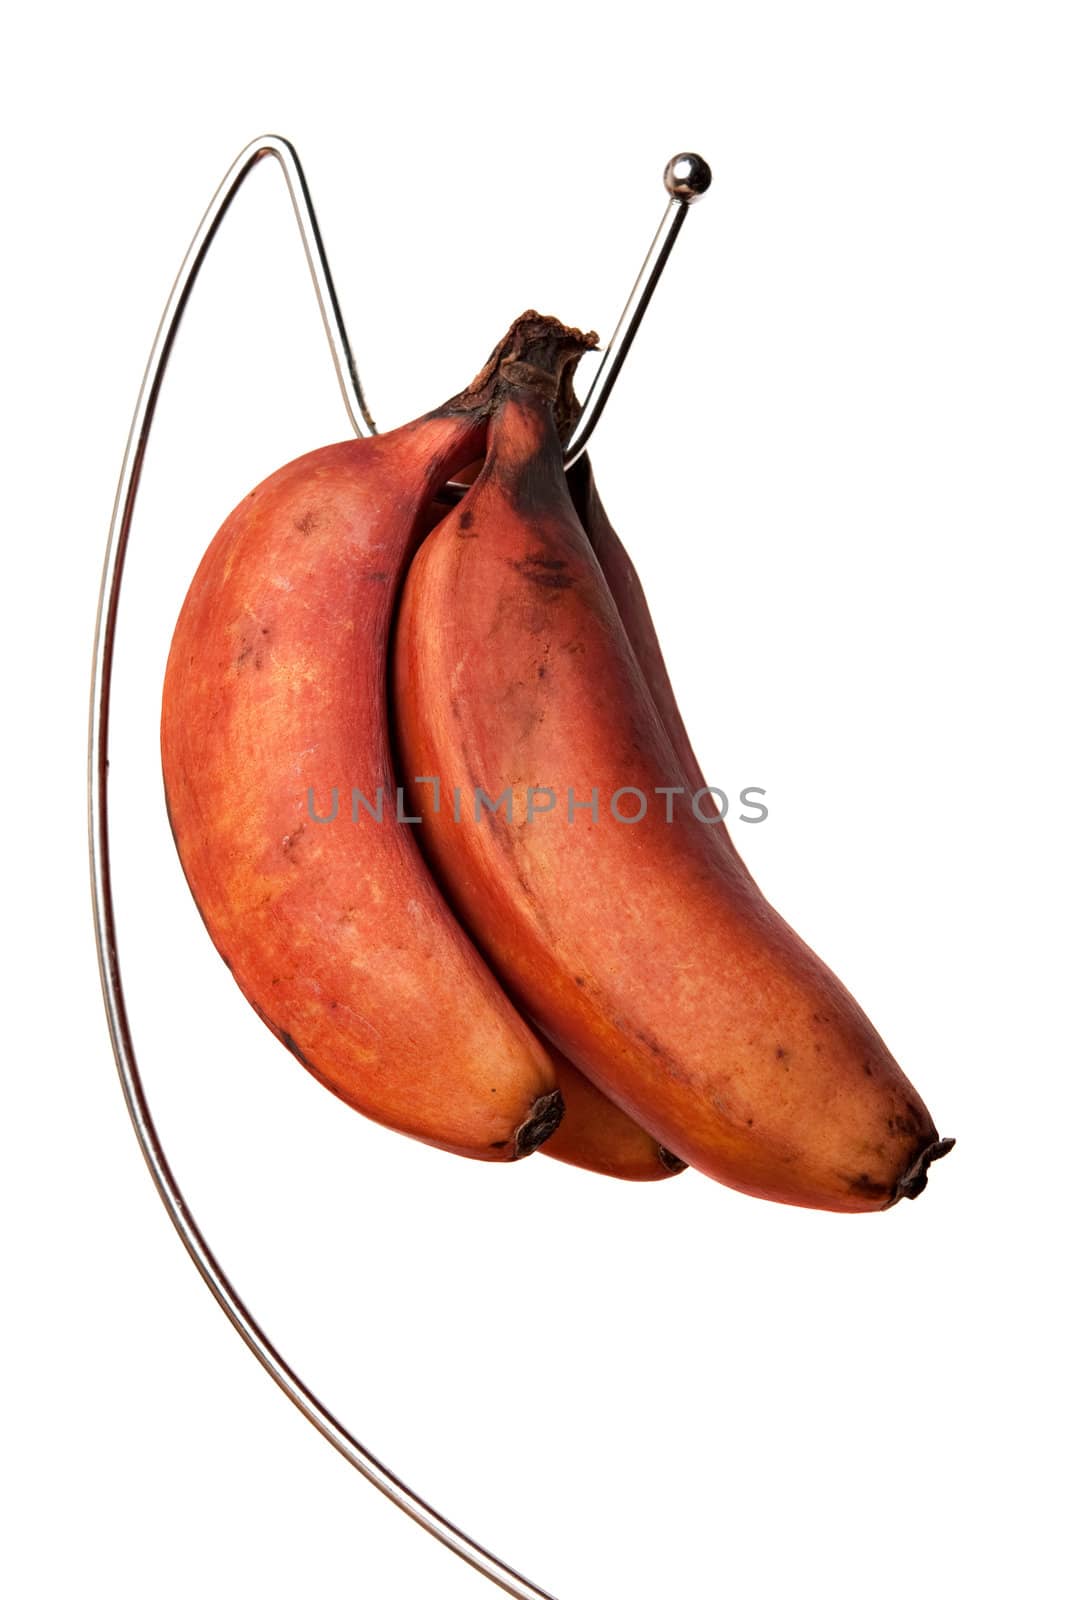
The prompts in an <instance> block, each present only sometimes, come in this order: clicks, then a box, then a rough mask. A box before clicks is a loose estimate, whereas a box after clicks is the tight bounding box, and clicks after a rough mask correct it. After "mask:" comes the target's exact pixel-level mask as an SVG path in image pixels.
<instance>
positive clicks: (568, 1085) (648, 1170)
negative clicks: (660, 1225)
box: [541, 1039, 685, 1183]
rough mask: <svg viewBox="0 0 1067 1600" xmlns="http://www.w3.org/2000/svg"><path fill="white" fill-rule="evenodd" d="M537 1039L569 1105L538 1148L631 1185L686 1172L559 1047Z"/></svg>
mask: <svg viewBox="0 0 1067 1600" xmlns="http://www.w3.org/2000/svg"><path fill="white" fill-rule="evenodd" d="M541 1042H542V1043H543V1044H544V1046H545V1049H546V1050H547V1052H548V1055H549V1059H550V1060H551V1062H552V1067H553V1070H554V1071H555V1074H556V1082H557V1084H558V1085H559V1090H560V1093H561V1094H562V1096H563V1103H564V1105H565V1106H566V1108H567V1113H566V1115H565V1117H564V1118H563V1121H562V1122H561V1123H560V1125H559V1127H558V1128H557V1129H556V1132H555V1133H554V1134H553V1135H552V1136H551V1138H549V1139H546V1141H545V1143H544V1144H543V1145H542V1146H541V1154H542V1155H546V1156H552V1157H554V1158H555V1160H557V1161H565V1162H566V1163H567V1165H568V1166H572V1167H584V1168H585V1170H586V1171H587V1172H599V1173H602V1174H603V1175H604V1176H605V1177H608V1178H625V1179H626V1180H628V1181H629V1182H630V1183H657V1182H659V1180H660V1179H661V1178H672V1177H675V1176H677V1174H678V1173H679V1172H684V1171H685V1162H684V1161H678V1160H677V1159H676V1158H675V1157H674V1156H673V1155H671V1153H670V1151H668V1150H665V1149H664V1148H663V1146H662V1145H661V1144H660V1142H659V1140H658V1139H654V1138H653V1137H652V1135H651V1134H650V1133H646V1132H645V1130H644V1128H642V1127H641V1126H640V1124H639V1123H637V1122H635V1121H634V1119H633V1118H632V1117H631V1116H628V1115H627V1113H626V1112H625V1111H624V1110H623V1109H622V1107H621V1106H617V1105H616V1104H615V1102H614V1101H613V1100H609V1099H608V1097H607V1095H606V1094H604V1093H602V1091H601V1090H600V1089H598V1088H597V1086H596V1084H595V1083H593V1082H592V1081H591V1080H590V1079H589V1078H587V1077H586V1075H585V1073H584V1072H579V1070H578V1068H577V1067H576V1066H575V1065H574V1063H573V1062H572V1061H569V1060H568V1059H567V1057H566V1056H565V1055H564V1054H563V1052H562V1051H561V1050H557V1049H556V1047H555V1045H554V1044H552V1043H551V1042H550V1041H549V1040H547V1039H542V1041H541Z"/></svg>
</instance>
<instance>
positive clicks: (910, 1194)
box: [889, 1139, 956, 1206]
mask: <svg viewBox="0 0 1067 1600" xmlns="http://www.w3.org/2000/svg"><path fill="white" fill-rule="evenodd" d="M955 1143H956V1141H955V1139H935V1140H934V1142H933V1143H932V1144H928V1145H927V1146H926V1148H925V1150H920V1152H919V1154H918V1155H917V1156H916V1158H915V1160H914V1161H913V1162H912V1164H911V1166H910V1167H909V1168H908V1170H907V1171H906V1172H905V1174H904V1176H903V1177H902V1178H901V1179H900V1181H899V1183H898V1184H897V1187H896V1191H895V1193H894V1195H893V1198H892V1200H890V1202H889V1204H890V1205H891V1206H895V1205H896V1203H897V1201H898V1200H915V1199H916V1198H917V1197H918V1196H919V1195H921V1194H922V1192H923V1190H924V1189H925V1188H926V1178H927V1173H928V1172H929V1170H930V1163H931V1162H932V1161H940V1160H941V1157H942V1156H947V1155H948V1153H949V1151H950V1150H951V1149H952V1147H953V1145H954V1144H955Z"/></svg>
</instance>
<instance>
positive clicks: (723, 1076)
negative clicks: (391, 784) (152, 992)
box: [393, 319, 951, 1212]
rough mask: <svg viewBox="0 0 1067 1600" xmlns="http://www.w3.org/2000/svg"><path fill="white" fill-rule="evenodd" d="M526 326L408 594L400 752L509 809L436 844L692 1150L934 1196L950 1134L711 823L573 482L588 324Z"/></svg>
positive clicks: (863, 1202) (827, 1202)
mask: <svg viewBox="0 0 1067 1600" xmlns="http://www.w3.org/2000/svg"><path fill="white" fill-rule="evenodd" d="M538 334H539V337H538V336H537V335H538ZM527 335H528V337H527V341H526V346H525V349H524V351H523V355H522V359H521V360H514V361H510V362H504V363H502V366H501V371H500V382H499V384H498V387H497V392H496V395H495V397H494V400H493V404H492V416H491V419H490V425H489V435H488V448H487V459H486V464H485V467H484V468H483V470H482V472H481V473H480V475H479V477H478V479H477V481H476V482H475V484H474V486H473V487H472V488H471V490H470V491H469V493H468V494H467V496H466V499H465V502H464V504H463V505H462V507H457V508H456V509H455V510H454V511H453V512H451V513H450V514H449V515H448V516H447V517H446V518H445V519H444V520H443V521H442V522H441V523H439V524H438V526H437V527H436V528H435V530H434V531H433V532H432V533H431V534H430V535H429V537H428V539H427V540H426V542H425V543H424V545H423V546H422V548H421V550H420V551H419V553H418V555H417V556H416V558H415V561H414V563H413V565H412V567H411V569H410V572H409V574H408V577H407V581H406V583H405V586H404V591H403V595H402V598H401V604H400V610H399V614H398V621H397V630H396V639H395V646H394V655H393V669H394V711H395V717H396V729H397V737H398V747H399V752H400V760H401V766H402V769H403V770H405V771H407V772H408V773H422V772H432V773H435V774H438V775H439V776H440V780H441V782H442V784H443V785H447V786H449V787H450V788H455V789H458V790H459V791H460V793H461V794H464V795H471V794H474V793H475V792H476V791H477V790H479V789H480V790H481V791H482V793H483V794H485V795H488V796H489V797H491V799H492V800H493V802H494V804H495V805H496V809H495V810H492V809H490V808H489V807H488V806H486V807H484V808H483V812H482V815H481V818H480V820H474V818H473V817H472V815H471V814H470V811H469V809H468V811H467V812H466V813H464V814H462V815H461V819H460V821H458V822H457V821H455V820H454V813H451V812H450V813H447V814H446V813H445V812H444V811H442V812H440V813H434V814H432V815H431V814H429V813H428V814H427V816H426V821H425V826H424V829H423V833H422V842H423V845H424V847H425V849H426V850H427V852H428V853H429V855H430V858H431V859H432V861H433V863H434V865H435V868H436V870H437V872H438V875H439V877H440V879H441V881H442V882H443V883H444V884H445V886H446V888H447V890H448V892H449V894H450V896H451V900H452V903H453V905H454V906H455V907H456V909H457V910H458V911H459V913H460V914H461V916H462V917H463V919H464V921H465V923H466V925H467V927H468V928H469V929H470V931H471V932H472V934H473V936H474V937H475V939H476V940H477V942H478V943H479V944H480V946H481V947H482V949H483V950H484V951H485V952H486V954H487V956H488V957H489V959H490V961H491V962H492V963H493V965H494V967H495V968H496V970H497V971H499V972H502V973H506V974H507V983H508V987H509V991H510V992H511V993H512V994H514V995H515V996H516V997H517V999H518V1000H519V1002H520V1003H521V1004H522V1005H523V1006H524V1008H525V1009H526V1010H527V1012H528V1013H529V1015H530V1016H531V1017H532V1018H533V1019H534V1020H535V1022H536V1023H537V1025H538V1027H539V1028H540V1029H541V1030H542V1031H543V1032H544V1033H545V1034H547V1035H548V1036H549V1037H551V1039H552V1040H553V1041H554V1042H555V1044H556V1045H557V1046H558V1047H559V1048H560V1049H562V1050H564V1051H565V1052H566V1054H567V1055H568V1056H569V1057H570V1059H571V1060H572V1061H573V1062H574V1063H575V1064H576V1065H577V1066H578V1067H579V1068H580V1069H581V1070H582V1071H583V1072H584V1073H586V1074H587V1075H588V1076H589V1077H590V1078H591V1079H592V1080H593V1082H594V1083H596V1084H597V1086H598V1087H599V1088H600V1089H602V1090H603V1091H604V1092H605V1093H606V1094H608V1095H609V1096H610V1097H611V1098H612V1099H613V1100H615V1101H616V1103H617V1104H618V1105H620V1106H621V1107H622V1109H623V1110H625V1111H626V1112H627V1113H628V1114H629V1115H630V1116H631V1117H633V1118H634V1119H635V1120H636V1121H638V1122H639V1123H640V1124H641V1125H642V1126H643V1127H645V1128H647V1129H648V1131H649V1132H650V1133H651V1134H652V1135H653V1136H654V1137H655V1138H656V1139H657V1140H659V1141H660V1142H661V1143H662V1144H663V1145H664V1146H665V1147H666V1148H668V1149H670V1150H672V1151H674V1152H675V1153H676V1155H677V1156H678V1157H679V1158H681V1159H683V1160H685V1161H687V1162H688V1163H690V1164H691V1165H692V1166H694V1167H696V1168H698V1169H699V1170H701V1171H703V1172H705V1173H707V1174H708V1175H709V1176H711V1177H714V1178H717V1179H719V1180H720V1181H721V1182H724V1183H726V1184H729V1185H731V1186H732V1187H734V1188H736V1189H739V1190H742V1191H745V1192H747V1193H750V1194H754V1195H758V1196H761V1197H763V1198H766V1199H772V1200H777V1201H782V1202H785V1203H788V1204H792V1205H799V1206H809V1207H815V1208H820V1209H825V1210H829V1211H841V1212H861V1211H870V1210H879V1209H884V1208H885V1207H887V1206H889V1205H892V1204H893V1203H894V1202H895V1201H896V1200H898V1199H900V1198H901V1197H904V1196H908V1197H913V1196H915V1195H917V1194H918V1193H919V1192H920V1191H921V1190H922V1189H923V1187H924V1186H925V1183H926V1172H927V1168H928V1166H929V1164H930V1162H931V1161H933V1160H934V1159H936V1158H937V1157H938V1156H941V1155H943V1154H945V1152H946V1151H947V1150H948V1149H949V1148H950V1147H951V1141H949V1140H941V1139H940V1138H939V1136H938V1134H937V1131H936V1129H935V1127H934V1124H933V1121H932V1119H931V1117H930V1114H929V1112H928V1111H927V1109H926V1107H925V1106H924V1105H923V1103H922V1101H921V1100H920V1098H919V1096H918V1095H917V1093H916V1092H915V1090H914V1089H913V1088H912V1086H911V1085H910V1083H909V1082H908V1080H907V1078H906V1077H905V1076H904V1074H903V1072H902V1071H901V1069H900V1067H899V1066H898V1065H897V1063H896V1062H895V1061H894V1060H893V1058H892V1056H891V1055H890V1053H889V1051H888V1049H887V1047H886V1045H885V1044H884V1042H883V1041H882V1039H881V1038H880V1037H879V1035H878V1034H877V1033H876V1032H875V1030H874V1028H873V1026H872V1024H871V1023H870V1022H869V1020H868V1019H867V1018H866V1017H865V1016H864V1014H863V1012H862V1011H861V1010H860V1008H859V1006H858V1005H857V1004H856V1002H855V1000H854V999H853V998H852V996H851V995H850V994H849V993H848V992H847V991H846V990H845V988H844V987H843V985H842V984H841V983H840V982H839V980H838V979H837V978H835V977H834V975H833V974H832V973H831V972H830V971H829V970H828V968H827V967H826V966H825V965H824V964H823V963H822V962H820V961H819V960H818V958H817V957H816V956H815V955H814V954H813V953H812V952H811V951H810V950H809V949H808V948H807V946H806V945H804V944H803V943H802V941H801V940H800V939H799V937H798V936H797V935H796V934H795V933H794V932H793V930H792V929H791V928H790V927H788V925H787V924H786V923H785V922H784V921H783V919H782V918H781V917H780V916H778V914H777V913H776V912H775V911H774V910H773V909H772V907H771V906H770V905H769V904H768V903H767V902H766V900H765V899H764V898H763V896H762V895H761V894H760V892H759V890H758V889H757V887H756V886H755V884H754V882H753V881H752V879H751V877H750V876H749V874H748V873H747V872H746V871H745V869H744V868H743V866H742V865H741V864H740V862H739V859H738V858H737V856H736V853H735V852H734V850H733V847H732V845H730V844H729V843H728V842H727V843H723V838H724V829H723V828H722V826H721V823H714V822H710V821H709V820H706V819H708V818H711V817H713V815H714V813H713V812H712V811H711V810H710V808H709V807H707V805H706V797H705V796H702V795H701V794H700V792H699V788H697V789H696V790H694V787H693V781H692V780H693V779H694V778H695V777H696V776H698V775H699V773H698V771H697V770H690V771H688V772H687V770H686V766H685V765H683V761H682V760H681V759H680V758H679V755H678V752H677V751H676V749H675V747H674V745H673V744H672V740H671V737H670V736H669V734H668V731H667V729H666V728H665V726H664V722H663V717H662V715H661V713H660V711H659V710H658V709H657V702H656V699H655V698H654V696H653V693H652V692H651V690H650V687H649V684H648V682H647V681H646V677H645V675H644V674H643V673H642V671H641V668H640V666H639V664H638V661H637V659H636V657H635V655H634V651H633V649H632V647H631V644H630V642H629V640H628V639H627V636H626V631H625V629H624V627H623V625H622V621H621V619H620V616H619V611H618V608H617V607H616V605H615V603H614V601H613V599H612V596H611V592H610V590H609V588H608V586H607V583H606V581H605V578H604V574H603V572H602V571H601V568H600V566H599V564H598V562H597V560H596V558H595V556H594V554H593V551H592V547H591V546H590V543H589V539H588V537H587V535H586V533H585V531H584V530H583V528H582V526H581V522H580V521H579V518H578V516H577V514H576V512H575V508H574V504H573V501H572V499H571V495H570V492H569V490H568V488H567V483H566V479H565V476H564V472H563V461H562V453H561V450H560V446H559V442H558V436H557V430H556V426H555V420H554V417H553V406H554V405H555V404H557V402H558V397H559V391H560V385H561V382H562V383H564V384H566V382H567V380H568V378H569V373H570V371H571V370H572V368H573V366H574V364H575V362H576V361H577V359H578V357H579V355H580V354H581V351H582V349H583V348H585V341H582V340H580V339H579V338H577V337H576V336H575V335H574V333H573V330H567V329H564V328H562V327H561V325H560V324H558V323H556V322H554V321H553V320H552V319H541V320H540V323H539V326H538V327H537V328H535V327H534V326H533V325H532V324H528V328H527ZM660 698H661V700H662V695H661V696H660ZM508 797H510V806H511V814H510V815H509V809H508V807H509V798H508Z"/></svg>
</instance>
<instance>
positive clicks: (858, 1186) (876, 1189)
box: [848, 1172, 889, 1200]
mask: <svg viewBox="0 0 1067 1600" xmlns="http://www.w3.org/2000/svg"><path fill="white" fill-rule="evenodd" d="M848 1187H849V1192H850V1193H851V1194H861V1195H864V1196H866V1197H867V1198H869V1199H871V1200H877V1199H878V1198H879V1197H880V1196H881V1195H883V1194H888V1193H889V1185H888V1184H887V1183H875V1182H874V1180H873V1179H872V1178H871V1177H869V1176H868V1174H867V1173H866V1172H861V1173H860V1175H859V1177H858V1178H851V1179H850V1180H849V1185H848Z"/></svg>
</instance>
